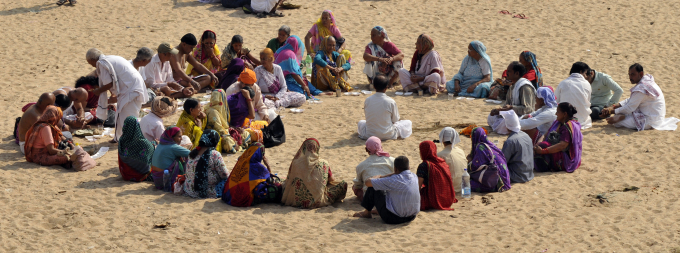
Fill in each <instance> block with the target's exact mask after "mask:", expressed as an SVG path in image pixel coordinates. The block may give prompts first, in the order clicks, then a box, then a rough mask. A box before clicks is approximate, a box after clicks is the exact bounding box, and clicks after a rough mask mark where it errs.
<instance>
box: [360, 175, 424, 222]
mask: <svg viewBox="0 0 680 253" xmlns="http://www.w3.org/2000/svg"><path fill="white" fill-rule="evenodd" d="M371 184H373V189H375V190H378V191H385V195H386V196H385V202H386V204H387V210H390V212H392V213H393V214H396V215H397V216H399V217H410V216H414V215H416V214H418V212H420V188H419V187H418V177H417V176H416V175H415V174H413V173H412V172H411V171H410V170H406V171H402V172H401V173H399V174H395V175H392V176H389V177H384V178H378V179H371Z"/></svg>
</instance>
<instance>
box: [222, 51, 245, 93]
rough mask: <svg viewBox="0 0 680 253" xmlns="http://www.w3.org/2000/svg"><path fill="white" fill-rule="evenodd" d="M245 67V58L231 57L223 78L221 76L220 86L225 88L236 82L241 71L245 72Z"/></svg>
mask: <svg viewBox="0 0 680 253" xmlns="http://www.w3.org/2000/svg"><path fill="white" fill-rule="evenodd" d="M223 63H224V62H223ZM245 68H246V64H245V63H244V62H243V59H241V58H234V59H231V60H230V61H229V66H228V67H227V69H226V70H225V72H224V75H222V78H220V88H222V89H225V90H226V89H227V88H229V86H231V85H232V84H234V83H235V82H236V80H237V79H238V76H239V75H240V74H241V72H243V70H244V69H245Z"/></svg>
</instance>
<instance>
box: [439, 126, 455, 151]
mask: <svg viewBox="0 0 680 253" xmlns="http://www.w3.org/2000/svg"><path fill="white" fill-rule="evenodd" d="M439 141H441V142H442V143H444V142H447V141H448V142H451V145H452V146H456V144H458V143H460V136H458V132H457V131H456V129H453V127H445V128H444V129H442V131H441V132H439Z"/></svg>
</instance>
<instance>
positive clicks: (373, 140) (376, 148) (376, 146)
mask: <svg viewBox="0 0 680 253" xmlns="http://www.w3.org/2000/svg"><path fill="white" fill-rule="evenodd" d="M366 149H368V153H369V154H371V155H377V156H384V157H390V153H387V152H385V151H383V147H382V142H380V138H378V137H375V136H371V137H370V138H368V140H366Z"/></svg>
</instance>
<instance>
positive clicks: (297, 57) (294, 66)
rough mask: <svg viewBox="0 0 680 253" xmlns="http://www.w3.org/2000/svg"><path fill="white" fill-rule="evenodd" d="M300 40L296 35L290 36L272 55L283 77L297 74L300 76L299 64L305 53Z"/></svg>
mask: <svg viewBox="0 0 680 253" xmlns="http://www.w3.org/2000/svg"><path fill="white" fill-rule="evenodd" d="M300 45H302V40H301V39H300V37H298V36H297V35H291V36H290V37H288V39H287V40H286V44H285V45H283V46H282V47H281V48H279V50H276V53H275V54H274V63H275V64H277V65H279V66H280V67H281V70H283V74H284V75H289V74H297V75H299V76H302V70H301V69H300V62H301V61H302V56H303V55H304V53H305V48H304V47H302V46H300Z"/></svg>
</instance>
